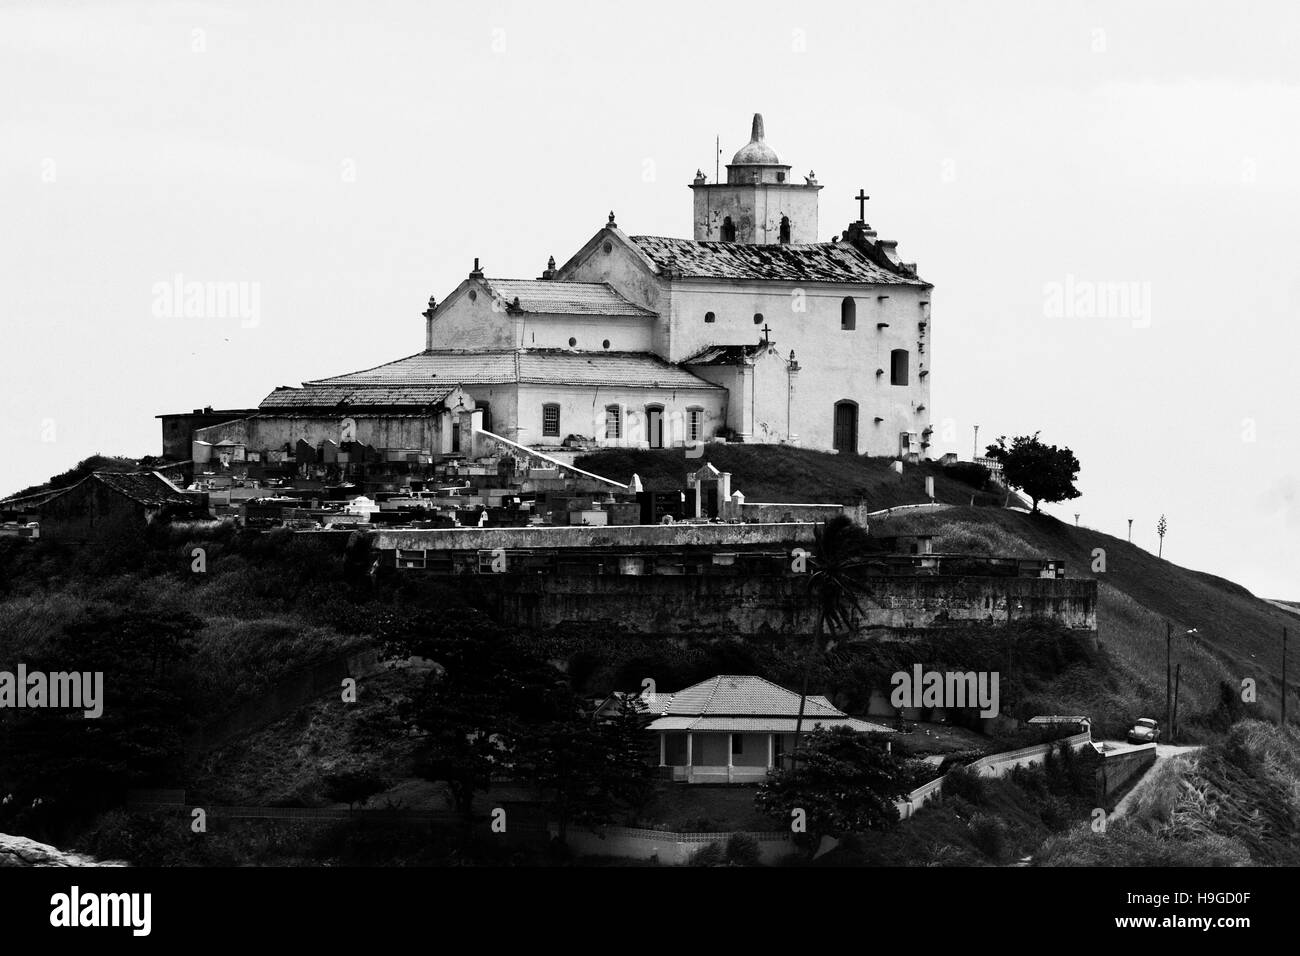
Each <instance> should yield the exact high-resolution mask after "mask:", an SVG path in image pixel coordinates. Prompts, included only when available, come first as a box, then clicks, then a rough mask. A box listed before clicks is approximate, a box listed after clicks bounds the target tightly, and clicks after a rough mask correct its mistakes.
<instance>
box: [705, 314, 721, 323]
mask: <svg viewBox="0 0 1300 956" xmlns="http://www.w3.org/2000/svg"><path fill="white" fill-rule="evenodd" d="M717 320H718V317H717V316H716V315H714V314H713V313H712V312H705V313H704V321H705V322H716V321H717Z"/></svg>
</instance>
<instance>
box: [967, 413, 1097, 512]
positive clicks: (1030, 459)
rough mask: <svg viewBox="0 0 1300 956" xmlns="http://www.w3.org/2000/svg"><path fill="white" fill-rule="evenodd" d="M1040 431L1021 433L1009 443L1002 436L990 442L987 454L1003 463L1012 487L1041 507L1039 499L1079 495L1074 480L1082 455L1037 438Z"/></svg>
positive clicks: (1061, 499) (1005, 477) (1076, 476)
mask: <svg viewBox="0 0 1300 956" xmlns="http://www.w3.org/2000/svg"><path fill="white" fill-rule="evenodd" d="M1039 434H1040V433H1039V432H1034V433H1033V434H1032V435H1018V436H1017V437H1015V438H1013V439H1012V440H1011V443H1010V444H1009V445H1008V444H1007V438H1006V436H1005V435H1004V436H1002V437H1001V438H999V439H998V440H997V443H996V444H994V445H989V446H988V448H987V450H986V451H985V454H986V455H987V456H988V457H989V458H991V459H992V460H994V461H996V462H999V463H1000V464H1001V465H1002V478H1003V480H1004V481H1005V482H1006V483H1007V485H1008V486H1009V487H1011V488H1016V489H1019V490H1020V491H1023V492H1024V493H1025V494H1026V495H1028V496H1029V498H1030V500H1031V501H1032V502H1033V511H1034V512H1037V511H1038V503H1039V502H1040V501H1066V500H1067V499H1070V498H1078V497H1079V490H1078V489H1077V488H1075V487H1074V480H1075V479H1076V478H1078V476H1079V459H1077V458H1075V457H1074V452H1072V451H1070V449H1068V448H1057V447H1056V446H1055V445H1047V444H1044V443H1043V442H1041V441H1039V440H1038V436H1039Z"/></svg>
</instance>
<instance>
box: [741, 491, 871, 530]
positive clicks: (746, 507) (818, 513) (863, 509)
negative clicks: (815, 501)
mask: <svg viewBox="0 0 1300 956" xmlns="http://www.w3.org/2000/svg"><path fill="white" fill-rule="evenodd" d="M732 490H733V491H735V490H737V489H734V488H733V489H732ZM738 490H740V491H744V489H743V488H741V489H738ZM842 514H843V515H848V516H849V517H850V518H852V519H853V520H854V522H856V523H857V524H860V525H861V526H862V527H864V528H865V527H867V526H868V523H869V522H868V519H867V506H866V505H809V504H787V503H769V502H762V501H752V502H751V501H746V502H745V503H744V504H742V505H737V504H735V503H734V502H727V503H726V504H725V505H724V506H723V507H722V512H721V517H722V518H723V519H724V520H726V521H756V522H761V523H772V522H788V521H812V522H818V521H829V520H830V519H831V518H834V517H835V516H836V515H842Z"/></svg>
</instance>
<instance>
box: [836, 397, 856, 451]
mask: <svg viewBox="0 0 1300 956" xmlns="http://www.w3.org/2000/svg"><path fill="white" fill-rule="evenodd" d="M835 450H836V451H837V452H839V453H840V454H841V455H856V454H857V453H858V403H857V402H851V401H848V400H847V399H846V400H844V401H841V402H836V403H835Z"/></svg>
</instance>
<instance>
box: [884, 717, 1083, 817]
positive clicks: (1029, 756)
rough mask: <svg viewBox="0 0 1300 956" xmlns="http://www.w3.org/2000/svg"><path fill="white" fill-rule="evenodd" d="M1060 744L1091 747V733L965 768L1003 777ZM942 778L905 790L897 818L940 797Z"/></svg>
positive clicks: (1033, 762)
mask: <svg viewBox="0 0 1300 956" xmlns="http://www.w3.org/2000/svg"><path fill="white" fill-rule="evenodd" d="M1062 745H1064V746H1066V747H1069V748H1070V749H1071V750H1082V749H1083V748H1084V747H1090V746H1092V732H1091V731H1090V730H1085V731H1084V732H1083V733H1081V734H1075V735H1074V736H1072V737H1063V738H1062V739H1060V740H1054V741H1051V742H1050V743H1045V744H1035V745H1034V746H1032V747H1022V748H1021V749H1020V750H1008V751H1007V752H1006V753H1000V754H991V755H989V756H987V757H981V758H980V759H979V760H975V761H972V762H971V763H970V764H968V765H967V769H969V770H971V771H973V772H974V773H976V774H978V775H979V776H981V777H1004V776H1006V775H1007V774H1008V773H1010V772H1011V771H1012V770H1014V769H1015V768H1016V767H1034V766H1037V765H1038V764H1040V763H1042V762H1043V761H1044V760H1045V759H1046V758H1047V754H1048V753H1050V752H1051V751H1053V750H1056V749H1057V748H1058V747H1060V746H1062ZM944 779H945V778H944V777H940V778H938V779H937V780H931V781H930V782H929V783H927V784H925V785H924V786H921V787H917V788H916V789H915V790H913V791H912V792H911V793H909V794H908V795H907V797H906V799H903V800H900V801H899V802H898V803H896V804H894V806H895V807H896V808H897V809H898V816H899V818H900V819H903V820H906V819H907V818H908V817H910V816H912V815H913V814H914V813H916V811H918V810H920V809H921V808H922V807H923V806H925V805H926V804H927V803H929V802H930V801H931V800H933V799H935V798H936V797H938V796H940V795H941V794H942V793H943V781H944Z"/></svg>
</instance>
